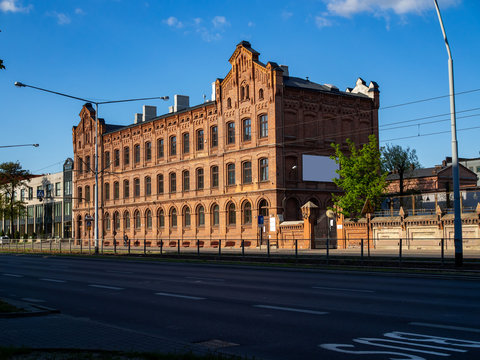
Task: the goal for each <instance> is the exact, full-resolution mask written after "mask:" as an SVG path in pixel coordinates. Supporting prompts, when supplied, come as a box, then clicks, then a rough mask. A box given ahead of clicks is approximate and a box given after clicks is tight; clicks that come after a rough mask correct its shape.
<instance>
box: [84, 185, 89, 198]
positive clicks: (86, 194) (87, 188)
mask: <svg viewBox="0 0 480 360" xmlns="http://www.w3.org/2000/svg"><path fill="white" fill-rule="evenodd" d="M85 201H87V202H88V201H90V186H89V185H87V186H85Z"/></svg>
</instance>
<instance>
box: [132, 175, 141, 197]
mask: <svg viewBox="0 0 480 360" xmlns="http://www.w3.org/2000/svg"><path fill="white" fill-rule="evenodd" d="M133 185H134V190H133V191H134V194H133V195H134V196H135V197H138V196H140V179H138V178H137V179H134V180H133Z"/></svg>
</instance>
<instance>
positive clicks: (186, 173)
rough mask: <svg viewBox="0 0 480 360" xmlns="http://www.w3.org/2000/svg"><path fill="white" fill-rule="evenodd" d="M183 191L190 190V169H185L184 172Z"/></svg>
mask: <svg viewBox="0 0 480 360" xmlns="http://www.w3.org/2000/svg"><path fill="white" fill-rule="evenodd" d="M182 182H183V191H189V190H190V172H189V171H184V172H183V181H182Z"/></svg>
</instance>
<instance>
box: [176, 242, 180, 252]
mask: <svg viewBox="0 0 480 360" xmlns="http://www.w3.org/2000/svg"><path fill="white" fill-rule="evenodd" d="M177 254H178V255H180V239H177Z"/></svg>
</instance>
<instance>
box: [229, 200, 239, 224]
mask: <svg viewBox="0 0 480 360" xmlns="http://www.w3.org/2000/svg"><path fill="white" fill-rule="evenodd" d="M227 212H228V225H235V224H236V223H237V219H236V215H237V214H236V212H235V204H234V203H230V205H228V209H227Z"/></svg>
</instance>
